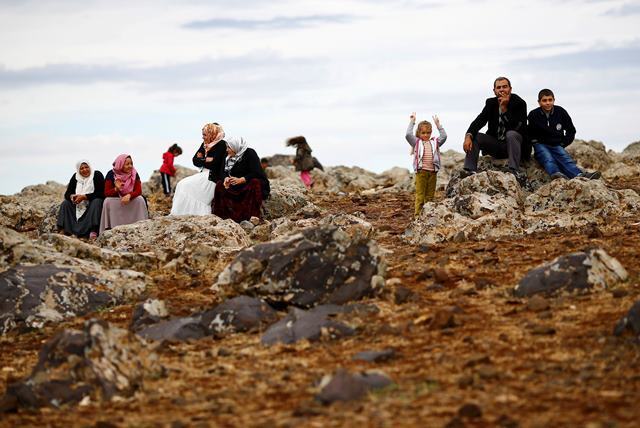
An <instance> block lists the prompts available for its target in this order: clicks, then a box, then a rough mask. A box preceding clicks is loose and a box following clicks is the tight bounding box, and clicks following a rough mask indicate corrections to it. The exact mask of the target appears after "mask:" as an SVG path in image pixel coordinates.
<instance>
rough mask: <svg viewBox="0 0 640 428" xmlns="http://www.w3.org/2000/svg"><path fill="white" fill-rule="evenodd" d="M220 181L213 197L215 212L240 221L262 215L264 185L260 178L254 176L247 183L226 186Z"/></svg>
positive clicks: (221, 216) (220, 215)
mask: <svg viewBox="0 0 640 428" xmlns="http://www.w3.org/2000/svg"><path fill="white" fill-rule="evenodd" d="M222 183H223V182H222V181H218V183H217V189H218V190H216V194H215V197H214V198H213V213H214V214H215V215H217V216H218V217H220V218H223V219H226V218H230V219H232V220H234V221H236V222H238V223H240V222H241V221H243V220H249V219H250V218H251V217H258V218H260V217H261V213H260V208H261V207H262V186H261V182H260V180H258V179H257V178H254V179H252V180H249V182H248V183H247V184H245V185H240V186H233V187H229V188H228V189H225V188H224V185H223V184H222Z"/></svg>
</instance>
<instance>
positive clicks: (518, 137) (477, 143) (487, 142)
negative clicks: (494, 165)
mask: <svg viewBox="0 0 640 428" xmlns="http://www.w3.org/2000/svg"><path fill="white" fill-rule="evenodd" d="M522 140H523V138H522V134H520V133H519V132H517V131H507V141H506V142H500V141H498V140H497V139H496V138H495V137H492V136H491V135H487V134H481V133H478V134H477V135H476V138H474V139H473V146H472V148H471V151H469V152H468V153H467V154H466V156H465V158H464V169H468V170H471V171H476V170H477V169H478V157H479V156H480V150H482V154H483V155H489V156H491V157H493V158H495V159H509V168H511V169H514V170H519V169H520V156H521V148H522Z"/></svg>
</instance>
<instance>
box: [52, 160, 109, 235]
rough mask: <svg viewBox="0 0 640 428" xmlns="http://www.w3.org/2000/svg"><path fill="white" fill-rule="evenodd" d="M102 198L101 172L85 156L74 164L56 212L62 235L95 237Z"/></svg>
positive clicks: (98, 224) (102, 178)
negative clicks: (74, 167) (74, 166)
mask: <svg viewBox="0 0 640 428" xmlns="http://www.w3.org/2000/svg"><path fill="white" fill-rule="evenodd" d="M103 198H104V176H103V175H102V173H101V172H100V171H95V170H94V169H93V168H92V167H91V164H90V163H89V161H88V160H84V159H83V160H81V161H79V162H78V163H77V164H76V173H75V174H73V175H72V176H71V179H70V180H69V184H68V185H67V191H66V192H65V193H64V201H63V202H62V204H61V205H60V211H59V212H58V222H57V226H58V229H59V230H61V231H63V232H64V233H65V235H76V236H78V237H82V238H84V237H87V236H89V237H90V238H91V239H94V238H96V237H97V236H98V229H99V227H100V213H101V212H102V199H103Z"/></svg>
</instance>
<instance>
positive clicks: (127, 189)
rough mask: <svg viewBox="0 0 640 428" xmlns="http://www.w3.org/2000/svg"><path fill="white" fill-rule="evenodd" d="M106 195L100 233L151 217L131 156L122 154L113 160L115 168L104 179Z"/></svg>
mask: <svg viewBox="0 0 640 428" xmlns="http://www.w3.org/2000/svg"><path fill="white" fill-rule="evenodd" d="M104 195H105V196H106V198H105V200H104V204H103V206H102V219H101V220H100V233H102V232H103V231H104V230H105V229H112V228H114V227H116V226H120V225H122V224H131V223H135V222H136V221H140V220H146V219H148V218H149V211H148V210H147V203H146V201H145V200H144V198H143V197H142V182H141V181H140V176H139V175H138V172H137V171H136V170H135V168H134V167H133V160H132V159H131V156H129V155H127V154H122V155H120V156H118V157H117V158H116V160H115V161H114V162H113V169H112V170H111V171H109V172H108V173H107V176H106V177H105V180H104Z"/></svg>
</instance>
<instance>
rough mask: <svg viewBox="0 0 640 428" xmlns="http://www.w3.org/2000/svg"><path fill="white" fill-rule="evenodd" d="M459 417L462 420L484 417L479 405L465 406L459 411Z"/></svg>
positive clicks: (468, 404)
mask: <svg viewBox="0 0 640 428" xmlns="http://www.w3.org/2000/svg"><path fill="white" fill-rule="evenodd" d="M458 416H460V417H461V418H470V419H477V418H481V417H482V409H481V408H480V406H478V405H477V404H473V403H467V404H463V405H462V406H461V407H460V408H459V409H458Z"/></svg>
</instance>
